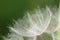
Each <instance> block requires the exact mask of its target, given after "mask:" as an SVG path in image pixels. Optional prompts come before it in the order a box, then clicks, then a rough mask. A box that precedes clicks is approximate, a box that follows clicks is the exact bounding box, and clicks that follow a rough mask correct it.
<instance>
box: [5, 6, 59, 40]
mask: <svg viewBox="0 0 60 40" xmlns="http://www.w3.org/2000/svg"><path fill="white" fill-rule="evenodd" d="M57 19H58V16H57V11H53V10H51V9H50V8H49V7H46V9H43V10H40V8H38V9H36V10H34V11H31V12H27V14H25V16H24V17H23V18H22V19H18V20H17V21H14V22H15V24H13V27H9V28H10V30H11V31H12V33H11V35H8V36H9V37H11V38H10V39H8V38H7V39H6V38H4V39H6V40H24V38H23V37H29V38H30V39H27V40H36V37H37V36H38V35H41V34H43V33H44V32H46V33H53V32H54V31H55V30H56V27H57ZM53 40H54V39H53Z"/></svg>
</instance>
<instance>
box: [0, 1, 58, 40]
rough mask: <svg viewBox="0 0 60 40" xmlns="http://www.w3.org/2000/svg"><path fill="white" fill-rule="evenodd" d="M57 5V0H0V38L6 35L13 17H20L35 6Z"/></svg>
mask: <svg viewBox="0 0 60 40" xmlns="http://www.w3.org/2000/svg"><path fill="white" fill-rule="evenodd" d="M46 5H48V6H50V7H54V6H56V7H57V8H58V6H59V0H0V40H3V39H2V37H1V36H7V34H8V32H9V29H8V25H12V23H13V19H15V20H17V19H18V18H22V17H23V16H24V13H25V12H26V11H30V10H33V9H34V8H36V7H37V6H39V7H40V8H44V7H45V6H46Z"/></svg>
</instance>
